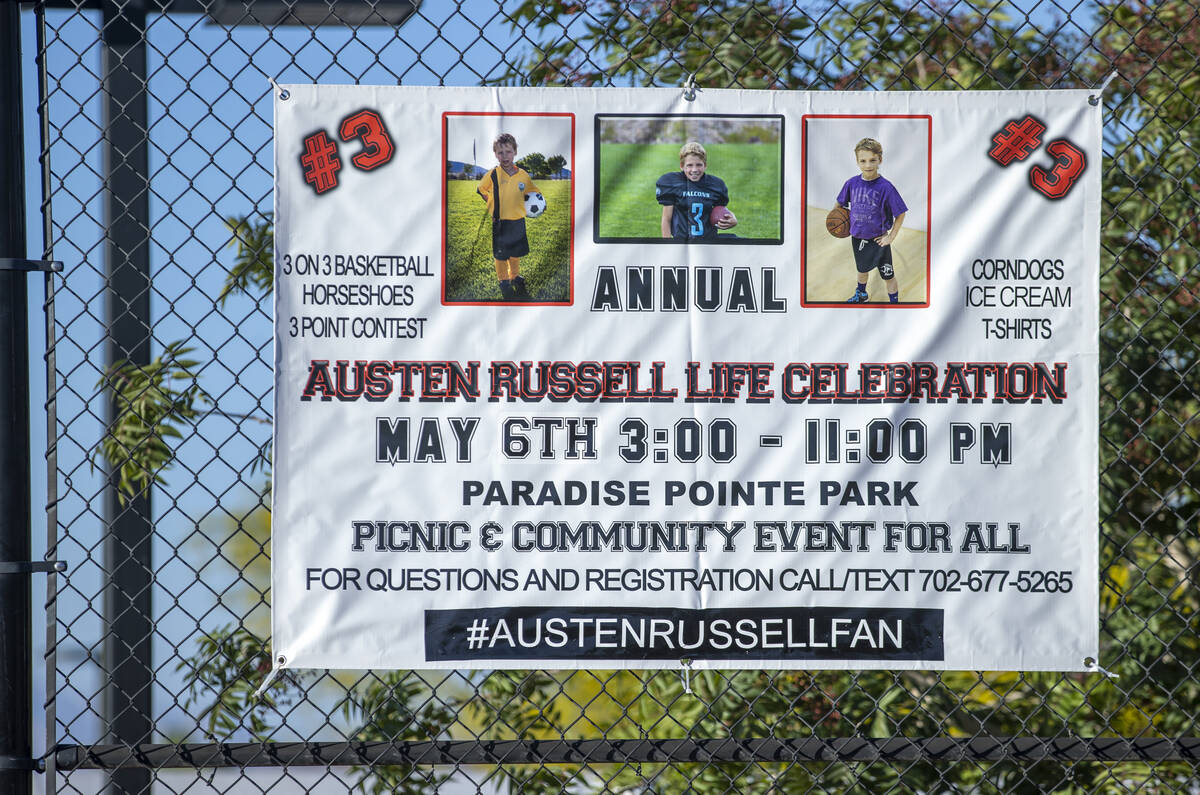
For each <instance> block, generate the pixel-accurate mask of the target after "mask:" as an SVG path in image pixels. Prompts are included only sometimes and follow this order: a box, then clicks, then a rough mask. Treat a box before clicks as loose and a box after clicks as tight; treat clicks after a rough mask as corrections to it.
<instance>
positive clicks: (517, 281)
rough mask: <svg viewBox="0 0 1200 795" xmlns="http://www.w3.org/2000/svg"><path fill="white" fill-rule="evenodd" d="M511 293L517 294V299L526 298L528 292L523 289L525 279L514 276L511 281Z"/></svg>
mask: <svg viewBox="0 0 1200 795" xmlns="http://www.w3.org/2000/svg"><path fill="white" fill-rule="evenodd" d="M512 286H513V292H515V293H516V294H517V298H528V297H529V291H528V290H527V289H525V277H524V276H514V277H513V280H512Z"/></svg>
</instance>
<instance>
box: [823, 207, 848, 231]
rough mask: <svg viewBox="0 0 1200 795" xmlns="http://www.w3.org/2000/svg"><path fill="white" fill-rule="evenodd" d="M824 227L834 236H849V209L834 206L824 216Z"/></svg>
mask: <svg viewBox="0 0 1200 795" xmlns="http://www.w3.org/2000/svg"><path fill="white" fill-rule="evenodd" d="M825 228H826V229H828V230H829V234H831V235H833V236H834V237H850V211H849V210H847V209H846V208H845V207H834V208H833V209H832V210H830V211H829V215H827V216H825Z"/></svg>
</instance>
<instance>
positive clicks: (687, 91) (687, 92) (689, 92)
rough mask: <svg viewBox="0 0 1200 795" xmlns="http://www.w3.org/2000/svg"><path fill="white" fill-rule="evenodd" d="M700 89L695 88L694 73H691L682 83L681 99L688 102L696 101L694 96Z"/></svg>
mask: <svg viewBox="0 0 1200 795" xmlns="http://www.w3.org/2000/svg"><path fill="white" fill-rule="evenodd" d="M699 91H700V89H699V88H697V87H696V73H695V72H692V73H691V74H690V75H688V77H687V80H685V81H684V82H683V98H684V99H686V100H687V101H688V102H692V101H693V100H695V99H696V94H697V93H699Z"/></svg>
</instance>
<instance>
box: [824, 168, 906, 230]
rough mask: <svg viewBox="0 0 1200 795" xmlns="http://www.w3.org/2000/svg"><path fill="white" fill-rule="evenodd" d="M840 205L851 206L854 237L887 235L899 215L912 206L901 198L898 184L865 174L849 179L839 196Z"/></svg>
mask: <svg viewBox="0 0 1200 795" xmlns="http://www.w3.org/2000/svg"><path fill="white" fill-rule="evenodd" d="M837 203H838V206H839V207H845V206H846V204H847V203H849V205H850V236H851V237H857V238H873V237H879V236H881V235H883V234H885V233H886V232H887V231H888V230H889V229H891V228H892V224H893V223H894V222H895V220H896V216H897V215H899V214H900V213H904V212H908V205H906V204H905V203H904V199H901V198H900V192H899V191H897V190H896V186H895V185H893V184H892V183H890V182H888V181H887V180H886V179H885V178H883V177H876V178H875V179H873V180H871V181H869V182H868V181H867V180H865V179H863V178H862V175H861V174H859V175H857V176H853V177H851V178H850V179H848V180H846V184H845V185H843V186H842V191H841V193H839V194H838V195H837Z"/></svg>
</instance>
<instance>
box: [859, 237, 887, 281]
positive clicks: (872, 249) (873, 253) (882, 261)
mask: <svg viewBox="0 0 1200 795" xmlns="http://www.w3.org/2000/svg"><path fill="white" fill-rule="evenodd" d="M850 242H851V243H852V244H853V246H854V266H855V267H856V268H858V272H859V273H870V272H871V271H873V270H875V269H876V268H878V269H879V275H880V276H882V277H883V278H884V279H885V280H887V279H892V278H895V276H896V271H895V270H894V269H893V268H892V247H891V246H881V245H879V244H878V243H876V242H875V241H874V240H870V239H867V238H860V237H852V238H850Z"/></svg>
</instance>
